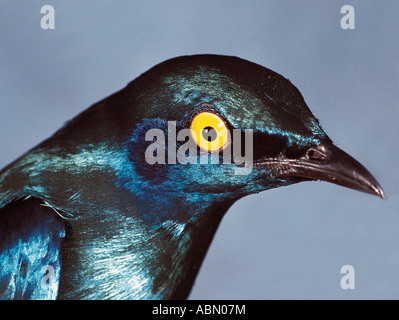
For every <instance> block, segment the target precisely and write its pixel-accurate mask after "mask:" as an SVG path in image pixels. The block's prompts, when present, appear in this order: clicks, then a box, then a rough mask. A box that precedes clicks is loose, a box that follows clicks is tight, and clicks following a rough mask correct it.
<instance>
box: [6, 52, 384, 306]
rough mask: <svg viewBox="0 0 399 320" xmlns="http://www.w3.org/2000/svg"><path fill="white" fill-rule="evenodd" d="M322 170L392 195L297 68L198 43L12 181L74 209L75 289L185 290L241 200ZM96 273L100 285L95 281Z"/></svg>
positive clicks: (67, 273)
mask: <svg viewBox="0 0 399 320" xmlns="http://www.w3.org/2000/svg"><path fill="white" fill-rule="evenodd" d="M309 180H323V181H327V182H331V183H335V184H339V185H341V186H345V187H349V188H352V189H356V190H360V191H363V192H366V193H370V194H374V195H377V196H380V197H381V198H383V197H384V194H383V191H382V189H381V187H380V186H379V184H378V182H377V181H376V180H375V178H374V177H373V176H372V175H371V174H370V173H369V172H368V171H367V170H366V169H365V168H364V167H363V166H362V165H361V164H360V163H359V162H357V161H356V160H355V159H353V158H352V157H351V156H349V155H348V154H346V153H345V152H344V151H342V150H341V149H339V148H338V147H336V146H335V145H334V144H333V142H332V140H331V139H330V138H329V137H328V136H327V134H326V133H325V132H324V131H323V130H322V128H321V126H320V124H319V122H318V120H317V119H316V118H315V117H314V115H313V114H312V112H311V111H310V110H309V108H308V106H307V105H306V103H305V101H304V98H303V97H302V95H301V93H300V92H299V91H298V89H297V88H296V87H295V86H294V85H293V84H292V83H291V82H290V81H289V80H287V79H286V78H284V77H283V76H281V75H279V74H277V73H276V72H273V71H271V70H269V69H267V68H264V67H262V66H260V65H257V64H254V63H252V62H249V61H246V60H243V59H239V58H236V57H228V56H218V55H196V56H186V57H179V58H175V59H171V60H167V61H165V62H163V63H161V64H159V65H157V66H155V67H153V68H152V69H150V70H149V71H147V72H146V73H144V74H142V75H141V76H140V77H138V78H137V79H136V80H134V81H132V82H131V83H130V84H129V85H127V86H126V87H125V88H124V89H122V90H121V91H119V92H117V93H115V94H113V95H111V96H110V97H108V98H106V99H104V100H102V101H100V102H98V103H97V104H95V105H93V106H92V107H91V108H89V109H88V110H86V111H84V112H83V113H82V114H80V115H79V116H77V117H76V118H74V119H73V120H71V121H70V122H68V123H67V124H66V125H65V126H64V127H63V128H62V129H61V130H59V131H58V132H57V133H56V134H55V135H54V136H53V137H51V138H50V139H48V140H46V141H45V142H43V143H42V144H40V145H39V146H38V147H36V148H34V149H33V150H31V151H30V152H28V153H27V154H25V155H24V156H23V157H21V158H20V159H19V160H17V161H16V162H15V163H14V164H11V165H10V166H9V167H7V168H6V169H5V170H4V171H3V172H2V175H0V181H2V185H1V188H2V189H0V192H3V191H4V192H3V193H2V194H4V195H5V196H4V198H5V199H6V200H4V202H6V201H7V199H8V198H9V201H11V200H12V199H11V198H10V197H11V196H10V195H12V196H15V195H18V197H26V196H34V197H37V198H40V199H42V200H43V201H45V203H46V204H47V205H48V206H51V207H52V208H55V209H57V210H58V212H59V213H60V214H64V216H68V214H70V216H72V218H73V219H72V220H70V221H68V223H69V224H70V229H68V230H67V232H66V240H65V241H66V242H65V246H64V250H65V252H66V253H65V256H66V257H71V258H70V259H69V258H68V259H64V261H63V278H62V279H61V280H62V281H61V285H60V292H61V293H60V294H61V296H62V297H72V298H76V297H87V296H90V297H96V298H99V297H110V296H112V297H125V298H126V297H129V298H136V299H138V298H185V297H186V296H187V295H188V293H189V291H190V289H191V286H192V283H193V281H194V278H195V276H196V274H197V272H198V268H199V266H200V265H201V262H202V259H203V257H204V255H205V253H206V251H207V248H208V246H209V244H210V242H211V240H212V238H213V235H214V233H215V231H216V229H217V227H218V225H219V222H220V220H221V218H222V217H223V215H224V213H225V212H226V211H227V210H228V208H229V206H230V205H232V204H233V203H234V202H235V201H236V200H238V199H240V198H242V197H244V196H246V195H249V194H253V193H258V192H261V191H264V190H268V189H271V188H276V187H280V186H287V185H290V184H293V183H298V182H301V181H309ZM7 197H8V198H7ZM74 218H78V219H74ZM105 244H106V245H105ZM93 248H95V249H93ZM93 250H95V252H96V256H95V257H93ZM110 257H112V259H110ZM96 259H97V260H96ZM88 275H96V276H95V278H94V279H97V280H96V281H98V282H99V283H98V285H94V284H92V283H90V284H87V286H84V285H81V284H80V281H81V279H83V278H87V276H88ZM125 279H133V280H134V283H136V284H137V286H134V287H132V286H131V285H130V284H129V283H130V282H126V281H125ZM93 281H94V280H93ZM103 282H106V284H104V283H103ZM71 283H72V284H74V285H71ZM115 283H119V284H120V285H116V284H115ZM72 287H73V289H72ZM88 288H90V289H88ZM97 288H105V289H103V290H97ZM88 292H90V294H89V293H88Z"/></svg>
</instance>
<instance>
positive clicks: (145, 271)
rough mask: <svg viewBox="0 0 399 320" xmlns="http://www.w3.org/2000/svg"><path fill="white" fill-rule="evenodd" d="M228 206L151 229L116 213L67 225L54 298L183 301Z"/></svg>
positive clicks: (219, 204)
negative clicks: (60, 269) (56, 296)
mask: <svg viewBox="0 0 399 320" xmlns="http://www.w3.org/2000/svg"><path fill="white" fill-rule="evenodd" d="M232 202H233V201H230V202H229V201H224V202H215V203H211V204H210V205H209V206H204V210H203V212H201V213H200V214H198V215H196V216H195V217H193V218H192V219H190V220H189V221H187V222H186V223H181V222H180V223H178V222H175V221H172V220H168V221H164V222H163V223H161V224H160V226H158V227H156V228H148V226H146V224H145V223H144V224H143V223H142V222H140V221H138V220H137V219H134V218H131V217H130V218H129V217H128V216H126V215H121V214H119V213H114V214H113V215H109V214H107V215H104V216H103V217H98V216H97V217H95V216H93V217H91V218H87V217H85V218H81V219H78V220H76V221H75V220H73V221H70V222H69V226H70V227H69V228H67V230H66V231H67V234H68V236H67V238H66V241H65V246H64V256H65V257H67V259H64V260H63V261H64V265H63V273H62V275H61V282H60V292H59V296H58V297H59V298H61V299H70V298H72V299H77V298H78V299H80V298H86V299H87V298H88V299H185V298H186V297H187V296H188V294H189V293H190V289H191V287H192V284H193V282H194V279H195V277H196V275H197V273H198V271H199V268H200V266H201V263H202V261H203V259H204V256H205V254H206V251H207V249H208V247H209V245H210V243H211V241H212V238H213V236H214V234H215V232H216V229H217V227H218V225H219V223H220V221H221V219H222V217H223V215H224V213H225V212H226V211H227V209H228V208H229V206H230V205H231V204H232ZM187 210H189V208H187ZM87 230H90V231H89V232H88V231H87Z"/></svg>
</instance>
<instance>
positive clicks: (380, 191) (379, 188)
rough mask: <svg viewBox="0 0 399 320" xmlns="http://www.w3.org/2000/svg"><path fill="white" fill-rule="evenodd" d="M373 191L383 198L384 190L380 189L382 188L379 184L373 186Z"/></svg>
mask: <svg viewBox="0 0 399 320" xmlns="http://www.w3.org/2000/svg"><path fill="white" fill-rule="evenodd" d="M375 193H376V195H377V196H379V197H380V198H381V199H382V200H384V199H385V194H384V191H383V190H382V188H381V187H380V186H377V187H375Z"/></svg>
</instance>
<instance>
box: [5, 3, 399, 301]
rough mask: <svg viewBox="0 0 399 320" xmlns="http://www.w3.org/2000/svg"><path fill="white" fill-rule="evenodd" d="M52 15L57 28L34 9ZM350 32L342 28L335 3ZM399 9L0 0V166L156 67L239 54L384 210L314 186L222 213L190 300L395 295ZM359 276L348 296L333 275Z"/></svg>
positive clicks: (398, 267) (398, 275)
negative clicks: (347, 162)
mask: <svg viewBox="0 0 399 320" xmlns="http://www.w3.org/2000/svg"><path fill="white" fill-rule="evenodd" d="M45 4H51V5H53V6H54V8H55V13H56V21H55V30H47V31H45V30H42V29H41V28H40V19H41V17H42V15H41V14H40V8H41V6H42V5H45ZM345 4H351V5H353V6H354V8H355V14H356V21H355V22H356V29H355V30H342V29H341V27H340V19H341V17H342V15H341V14H340V8H341V6H343V5H345ZM398 13H399V3H398V1H394V0H392V1H387V0H384V1H366V0H362V1H359V0H357V1H356V0H350V1H328V3H327V1H322V0H319V1H316V0H312V1H294V0H292V1H281V0H278V1H277V0H276V1H215V0H213V1H188V0H185V1H183V0H182V1H144V0H134V1H34V0H29V1H18V2H17V1H11V0H9V1H0V40H1V42H0V167H4V166H5V165H7V164H8V163H10V162H11V161H13V160H14V159H15V158H17V157H18V156H19V155H21V154H22V153H24V152H25V151H27V150H28V149H30V148H32V147H33V146H35V145H37V144H38V143H39V142H41V141H43V140H44V139H46V138H47V137H49V136H50V135H51V134H52V133H54V132H55V131H56V130H57V129H59V128H60V126H62V125H63V123H64V122H65V121H67V120H69V119H71V118H73V117H74V116H75V115H77V114H78V113H79V112H81V111H82V110H84V109H86V108H87V107H89V106H90V105H91V104H93V103H94V102H96V101H98V100H101V99H102V98H104V97H106V96H108V95H110V94H112V93H113V92H115V91H117V90H119V89H121V88H122V87H124V86H125V85H126V84H127V83H128V82H130V81H131V80H133V79H134V78H136V77H137V76H138V75H140V74H141V73H143V72H145V71H146V70H148V69H149V68H150V67H152V66H154V65H155V64H157V63H159V62H161V61H164V60H166V59H168V58H172V57H176V56H179V55H186V54H198V53H216V54H226V55H235V56H239V57H241V58H245V59H248V60H251V61H253V62H256V63H258V64H261V65H264V66H266V67H269V68H271V69H273V70H275V71H277V72H279V73H281V74H282V75H284V76H285V77H288V78H289V79H290V80H291V81H292V82H293V83H294V84H295V85H296V86H297V87H298V88H299V89H300V91H301V92H302V94H303V95H304V97H305V100H306V101H307V103H308V105H309V107H310V108H311V109H312V111H313V112H314V114H315V115H316V117H318V118H319V119H320V121H321V124H322V125H323V128H324V129H325V131H326V132H327V133H328V135H329V136H330V137H331V138H332V139H333V140H334V141H335V143H336V144H337V145H338V146H339V147H341V148H342V149H344V150H346V151H347V152H348V153H350V154H351V155H352V156H354V157H355V158H356V159H358V160H359V161H360V162H361V163H363V165H365V166H366V167H367V168H368V169H369V170H370V171H371V172H372V173H373V174H374V175H375V177H376V178H377V180H379V182H380V183H381V185H382V187H383V188H384V191H385V193H386V196H387V199H386V200H385V201H382V200H380V199H378V198H377V197H373V196H370V195H366V194H362V193H360V192H356V191H353V190H349V189H345V188H342V187H338V186H335V185H332V184H327V183H322V182H312V183H311V182H307V183H302V184H298V185H294V186H290V187H286V188H280V189H275V190H271V191H267V192H264V193H261V194H258V195H253V196H249V197H247V198H244V199H242V200H240V201H238V202H237V203H236V204H235V205H234V206H233V207H232V208H231V210H230V211H229V212H228V213H227V214H226V216H225V218H224V219H223V221H222V223H221V225H220V228H219V230H218V232H217V234H216V236H215V238H214V241H213V243H212V245H211V247H210V250H209V252H208V254H207V256H206V259H205V261H204V263H203V266H202V268H201V270H200V274H199V276H198V278H197V280H196V282H195V286H194V288H193V290H192V293H191V295H190V298H192V299H270V298H271V299H279V298H288V299H308V298H320V299H359V298H366V299H368V298H374V299H378V298H388V299H391V298H394V299H398V298H399V252H398V245H399V234H398V232H397V230H398V229H399V195H398V187H397V181H398V178H399V170H398V164H397V162H398V161H397V158H398V156H399V152H398V138H399V135H398V131H399V129H398V122H399V121H398V120H399V108H398V107H399V106H398V103H399V99H398V98H399V90H398V89H399V41H398V31H399V30H398V29H399V28H398V27H399V23H398V22H397V21H398ZM346 264H350V265H353V266H354V268H355V272H356V273H355V281H356V282H355V284H356V289H355V290H342V289H341V287H340V280H341V277H342V276H343V275H342V274H340V269H341V267H342V266H343V265H346Z"/></svg>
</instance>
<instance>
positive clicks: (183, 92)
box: [163, 66, 325, 138]
mask: <svg viewBox="0 0 399 320" xmlns="http://www.w3.org/2000/svg"><path fill="white" fill-rule="evenodd" d="M280 77H281V76H280ZM281 79H283V80H284V81H285V82H284V83H283V84H284V85H285V87H284V85H281V83H280V84H279V83H273V84H271V82H272V80H273V79H269V78H268V77H265V78H264V79H262V78H259V77H254V79H253V81H250V82H244V81H242V82H240V81H237V78H236V77H233V76H231V75H227V74H223V72H222V71H221V70H219V69H217V68H212V67H209V66H199V67H197V68H195V69H194V70H186V72H184V73H180V74H177V75H176V74H173V75H168V76H166V77H165V78H164V79H163V82H164V84H165V85H166V86H167V87H168V88H172V92H173V93H172V97H171V98H172V101H173V103H172V104H173V105H174V106H176V107H177V109H180V110H181V113H182V114H181V115H179V116H180V117H184V116H187V114H189V113H190V112H192V110H193V109H195V108H197V107H198V106H199V105H201V104H203V103H206V104H209V105H211V106H212V107H214V108H215V109H216V110H218V111H219V112H220V113H221V115H222V116H223V117H225V119H226V120H227V121H228V122H229V124H230V125H231V126H232V127H234V128H239V129H252V130H257V131H265V132H269V133H275V132H279V133H282V132H286V133H287V135H291V136H293V137H294V138H295V135H298V136H301V138H303V137H304V136H305V137H306V136H308V137H309V138H314V137H315V136H316V137H324V136H325V133H324V131H323V130H322V129H321V128H320V126H319V123H318V121H317V119H316V118H315V117H314V116H313V114H312V113H311V112H310V110H309V108H308V107H307V105H306V103H305V102H304V100H303V98H302V96H301V94H300V93H299V91H298V90H297V89H296V88H295V87H294V86H293V85H292V84H291V83H290V82H289V81H288V80H286V79H284V78H283V77H281ZM284 90H286V91H288V90H291V92H290V94H287V92H284ZM179 106H180V108H179ZM181 106H184V108H181ZM176 120H179V119H176Z"/></svg>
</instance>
